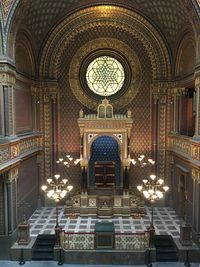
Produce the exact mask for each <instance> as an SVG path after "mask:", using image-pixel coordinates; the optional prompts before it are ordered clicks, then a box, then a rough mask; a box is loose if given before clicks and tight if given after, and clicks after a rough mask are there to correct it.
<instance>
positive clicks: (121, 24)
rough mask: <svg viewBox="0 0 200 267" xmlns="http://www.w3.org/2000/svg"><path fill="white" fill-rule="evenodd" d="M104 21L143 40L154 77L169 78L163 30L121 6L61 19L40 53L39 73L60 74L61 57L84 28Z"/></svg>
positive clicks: (169, 68)
mask: <svg viewBox="0 0 200 267" xmlns="http://www.w3.org/2000/svg"><path fill="white" fill-rule="evenodd" d="M103 8H104V9H103ZM94 14H99V16H98V17H97V16H94ZM116 22H117V23H116ZM102 25H103V26H105V27H106V26H112V27H113V30H117V29H122V30H123V31H126V32H127V33H129V35H130V38H131V37H133V38H135V39H137V40H138V41H139V42H140V43H141V44H143V46H144V47H145V49H146V51H147V55H148V57H149V59H150V62H151V65H152V72H153V79H161V78H162V79H163V78H165V79H169V78H170V74H171V66H170V59H169V53H168V50H167V47H166V44H165V42H164V40H163V38H162V37H161V34H160V33H159V32H158V31H157V30H156V29H155V28H154V27H153V26H152V25H151V24H150V23H149V22H148V21H147V20H146V19H145V18H144V17H142V16H140V15H139V14H137V13H134V12H132V11H130V10H127V9H125V8H122V7H118V6H115V7H113V6H93V7H89V8H85V9H84V10H80V11H78V12H76V13H74V14H72V15H71V16H69V17H68V18H66V19H65V20H64V21H63V22H61V23H60V24H59V25H58V26H57V28H55V29H54V31H53V32H52V34H51V35H50V36H49V38H48V40H47V42H46V45H45V47H44V49H43V52H42V54H41V60H40V70H39V72H40V77H41V78H42V77H45V76H46V77H47V76H49V77H51V78H57V76H58V73H59V71H60V65H61V61H62V57H63V55H64V53H65V51H66V49H67V47H68V45H69V44H70V43H71V42H73V39H74V38H75V37H76V36H78V35H79V33H81V32H83V31H86V30H95V28H96V27H101V26H102ZM132 25H134V26H132Z"/></svg>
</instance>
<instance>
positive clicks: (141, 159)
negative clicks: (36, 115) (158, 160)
mask: <svg viewBox="0 0 200 267" xmlns="http://www.w3.org/2000/svg"><path fill="white" fill-rule="evenodd" d="M130 162H131V163H132V164H133V165H135V166H140V167H145V166H149V165H150V166H152V165H154V164H155V161H154V160H152V159H151V158H148V159H146V158H145V156H144V155H140V156H139V157H138V158H136V159H130Z"/></svg>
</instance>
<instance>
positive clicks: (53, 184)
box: [41, 174, 73, 245]
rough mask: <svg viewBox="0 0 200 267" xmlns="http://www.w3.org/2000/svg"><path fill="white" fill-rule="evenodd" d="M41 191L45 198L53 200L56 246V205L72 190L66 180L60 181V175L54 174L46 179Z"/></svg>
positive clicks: (57, 225) (57, 242) (58, 242)
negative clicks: (54, 206)
mask: <svg viewBox="0 0 200 267" xmlns="http://www.w3.org/2000/svg"><path fill="white" fill-rule="evenodd" d="M41 189H42V190H43V191H44V192H45V193H46V195H47V197H48V198H50V199H53V200H54V201H55V203H56V226H55V234H56V245H59V244H60V240H59V231H60V228H59V224H58V203H59V202H60V200H61V199H63V198H64V197H65V196H66V195H67V193H68V192H70V191H71V190H72V189H73V186H72V185H68V179H61V178H60V174H55V175H54V178H53V179H51V178H49V179H47V184H44V185H42V186H41Z"/></svg>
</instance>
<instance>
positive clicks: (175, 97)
mask: <svg viewBox="0 0 200 267" xmlns="http://www.w3.org/2000/svg"><path fill="white" fill-rule="evenodd" d="M184 89H185V88H182V87H178V86H177V87H174V88H172V89H171V96H172V104H173V117H172V120H173V125H172V129H171V130H172V133H173V134H178V133H179V132H180V96H181V93H182V92H183V90H184Z"/></svg>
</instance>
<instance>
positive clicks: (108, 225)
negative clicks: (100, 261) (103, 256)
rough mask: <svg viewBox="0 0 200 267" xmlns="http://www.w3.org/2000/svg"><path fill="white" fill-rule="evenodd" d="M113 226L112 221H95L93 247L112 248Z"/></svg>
mask: <svg viewBox="0 0 200 267" xmlns="http://www.w3.org/2000/svg"><path fill="white" fill-rule="evenodd" d="M114 238H115V228H114V223H113V222H96V224H95V248H96V249H114V243H115V240H114Z"/></svg>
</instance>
